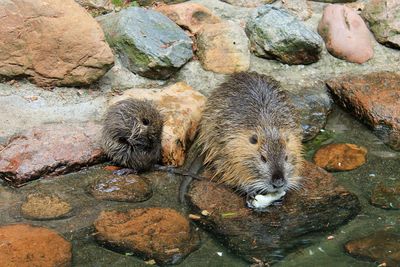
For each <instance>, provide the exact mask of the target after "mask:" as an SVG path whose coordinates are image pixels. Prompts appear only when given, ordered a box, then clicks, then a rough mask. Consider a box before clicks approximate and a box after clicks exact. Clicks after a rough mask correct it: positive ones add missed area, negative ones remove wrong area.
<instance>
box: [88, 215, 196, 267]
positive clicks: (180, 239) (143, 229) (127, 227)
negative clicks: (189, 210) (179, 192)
mask: <svg viewBox="0 0 400 267" xmlns="http://www.w3.org/2000/svg"><path fill="white" fill-rule="evenodd" d="M94 226H95V228H96V231H97V235H96V237H97V239H98V240H99V241H100V242H103V243H106V244H109V245H111V246H113V247H118V248H119V249H123V250H126V251H130V252H134V253H135V254H138V255H140V256H143V258H144V259H145V260H155V261H156V262H157V263H158V264H161V265H163V264H175V263H178V262H180V261H181V260H182V259H183V258H185V257H186V256H187V255H188V254H189V253H191V252H192V251H193V250H195V249H196V248H197V243H198V241H199V240H198V235H197V234H196V233H194V232H193V230H192V229H191V227H190V222H189V221H188V220H187V219H186V218H184V217H183V216H182V215H181V214H179V213H178V212H176V211H175V210H172V209H167V208H143V209H131V210H128V211H127V212H118V211H103V212H102V213H101V214H100V216H99V218H98V219H97V220H96V222H95V223H94Z"/></svg>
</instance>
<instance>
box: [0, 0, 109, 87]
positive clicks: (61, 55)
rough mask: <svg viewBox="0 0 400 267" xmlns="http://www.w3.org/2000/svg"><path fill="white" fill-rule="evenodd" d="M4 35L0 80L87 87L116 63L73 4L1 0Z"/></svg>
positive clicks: (0, 20) (63, 0) (70, 1)
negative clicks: (25, 80) (27, 80)
mask: <svg viewBox="0 0 400 267" xmlns="http://www.w3.org/2000/svg"><path fill="white" fill-rule="evenodd" d="M0 36H1V42H0V51H1V53H0V77H1V76H5V77H10V78H13V77H27V78H28V79H30V80H31V81H33V82H34V83H36V84H38V85H40V86H62V85H66V86H70V85H87V84H91V83H92V82H94V81H96V80H97V79H99V78H100V77H101V76H103V75H104V74H105V73H106V71H107V70H108V69H109V68H110V67H111V66H112V64H113V62H114V56H113V54H112V52H111V49H110V47H109V46H108V44H107V43H106V42H105V39H104V34H103V32H102V30H101V28H100V26H99V25H98V24H97V22H96V21H95V20H94V19H93V18H92V17H91V16H90V15H89V14H88V13H87V12H86V11H85V9H84V8H83V7H81V6H80V5H79V4H77V3H76V2H75V1H73V0H36V1H30V0H7V1H1V2H0Z"/></svg>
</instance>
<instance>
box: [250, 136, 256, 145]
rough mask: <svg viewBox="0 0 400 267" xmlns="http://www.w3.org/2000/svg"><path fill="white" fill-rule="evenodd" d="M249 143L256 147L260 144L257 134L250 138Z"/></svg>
mask: <svg viewBox="0 0 400 267" xmlns="http://www.w3.org/2000/svg"><path fill="white" fill-rule="evenodd" d="M249 141H250V143H251V144H253V145H255V144H257V143H258V137H257V135H256V134H253V135H252V136H250V138H249Z"/></svg>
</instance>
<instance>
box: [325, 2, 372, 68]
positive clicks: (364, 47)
mask: <svg viewBox="0 0 400 267" xmlns="http://www.w3.org/2000/svg"><path fill="white" fill-rule="evenodd" d="M318 33H319V34H320V35H321V36H322V38H323V39H324V41H325V45H326V48H327V49H328V51H329V52H330V53H331V54H332V55H333V56H335V57H338V58H341V59H344V60H347V61H349V62H354V63H359V64H361V63H364V62H366V61H368V60H369V59H370V58H372V57H373V55H374V50H373V47H372V42H371V34H370V32H369V30H368V28H367V26H366V25H365V23H364V21H363V20H362V18H361V17H360V16H359V15H358V14H357V12H356V11H355V10H353V9H351V8H349V7H346V6H343V5H328V6H327V7H326V8H325V9H324V13H323V16H322V19H321V21H320V22H319V25H318Z"/></svg>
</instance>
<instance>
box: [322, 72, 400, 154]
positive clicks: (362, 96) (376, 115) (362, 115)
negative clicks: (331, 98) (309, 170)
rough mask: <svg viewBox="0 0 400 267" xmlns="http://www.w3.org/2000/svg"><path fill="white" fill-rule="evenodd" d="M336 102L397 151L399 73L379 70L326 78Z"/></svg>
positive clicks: (399, 110)
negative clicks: (330, 78) (364, 73)
mask: <svg viewBox="0 0 400 267" xmlns="http://www.w3.org/2000/svg"><path fill="white" fill-rule="evenodd" d="M327 85H328V87H329V89H330V90H331V92H332V93H333V94H334V95H335V97H336V101H337V102H338V103H339V104H340V105H341V106H343V107H345V108H348V109H349V110H350V111H351V112H352V113H353V114H354V115H355V116H356V117H357V118H358V119H360V120H361V121H363V122H366V123H367V124H368V125H370V126H371V127H372V128H373V130H374V133H375V134H376V135H377V136H378V137H379V138H381V139H382V140H383V142H384V143H386V144H387V145H389V146H390V147H391V148H392V149H395V150H400V121H399V119H398V118H400V73H395V72H378V73H370V74H367V75H354V76H353V75H349V76H342V77H338V78H335V79H332V80H329V81H327Z"/></svg>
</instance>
